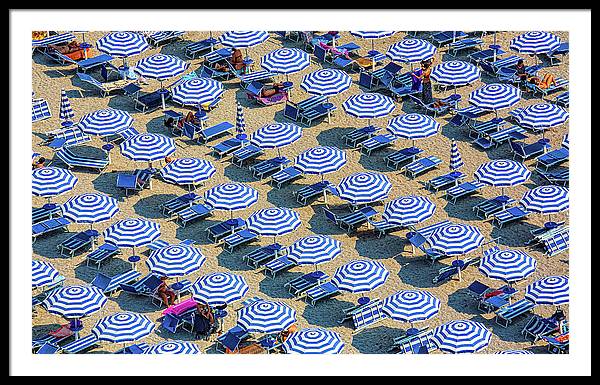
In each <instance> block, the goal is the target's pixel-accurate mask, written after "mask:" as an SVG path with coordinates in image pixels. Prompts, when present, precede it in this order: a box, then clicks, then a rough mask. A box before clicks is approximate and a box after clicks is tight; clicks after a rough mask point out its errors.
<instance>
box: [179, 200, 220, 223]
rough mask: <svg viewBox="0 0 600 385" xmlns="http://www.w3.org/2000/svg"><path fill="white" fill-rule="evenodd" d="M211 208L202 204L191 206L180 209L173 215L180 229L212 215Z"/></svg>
mask: <svg viewBox="0 0 600 385" xmlns="http://www.w3.org/2000/svg"><path fill="white" fill-rule="evenodd" d="M213 210H214V209H213V208H212V207H211V206H209V205H206V204H203V203H196V204H192V205H191V206H189V207H186V208H184V209H181V210H179V211H177V212H176V213H175V215H176V218H175V220H176V221H179V224H180V225H181V227H185V226H186V225H187V224H188V223H190V222H192V221H196V220H199V219H205V218H208V217H209V216H211V215H212V212H213Z"/></svg>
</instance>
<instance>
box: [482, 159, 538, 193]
mask: <svg viewBox="0 0 600 385" xmlns="http://www.w3.org/2000/svg"><path fill="white" fill-rule="evenodd" d="M474 175H475V178H476V179H477V180H478V181H479V182H481V183H486V184H489V185H491V186H496V187H510V186H516V185H519V184H521V183H525V182H526V181H527V180H528V179H529V178H530V177H531V171H529V170H528V169H527V167H526V166H525V165H524V164H523V163H521V162H516V161H514V160H508V159H498V160H492V161H489V162H487V163H484V164H482V165H480V166H479V167H478V168H477V170H476V171H475V174H474Z"/></svg>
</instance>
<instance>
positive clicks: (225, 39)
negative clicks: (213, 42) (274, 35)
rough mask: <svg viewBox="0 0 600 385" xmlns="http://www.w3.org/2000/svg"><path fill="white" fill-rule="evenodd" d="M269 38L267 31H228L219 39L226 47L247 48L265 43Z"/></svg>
mask: <svg viewBox="0 0 600 385" xmlns="http://www.w3.org/2000/svg"><path fill="white" fill-rule="evenodd" d="M268 38H269V33H268V32H266V31H227V32H225V33H224V34H222V35H221V37H220V38H219V40H220V41H221V44H223V45H224V46H225V47H235V48H246V47H253V46H255V45H258V44H260V43H263V42H264V41H265V40H267V39H268Z"/></svg>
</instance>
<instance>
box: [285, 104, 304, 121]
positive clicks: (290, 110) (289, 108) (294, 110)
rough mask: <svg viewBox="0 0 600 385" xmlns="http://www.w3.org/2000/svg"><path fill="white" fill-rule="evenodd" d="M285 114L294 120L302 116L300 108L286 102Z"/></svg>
mask: <svg viewBox="0 0 600 385" xmlns="http://www.w3.org/2000/svg"><path fill="white" fill-rule="evenodd" d="M283 116H285V117H286V118H288V119H291V120H293V121H297V120H298V117H299V116H300V110H299V109H298V107H296V106H295V105H293V104H291V103H286V104H285V108H284V109H283Z"/></svg>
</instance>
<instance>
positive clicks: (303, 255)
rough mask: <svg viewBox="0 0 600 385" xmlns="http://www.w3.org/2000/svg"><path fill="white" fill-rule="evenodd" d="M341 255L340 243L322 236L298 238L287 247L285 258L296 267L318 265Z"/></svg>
mask: <svg viewBox="0 0 600 385" xmlns="http://www.w3.org/2000/svg"><path fill="white" fill-rule="evenodd" d="M341 253H342V244H341V242H340V241H338V240H336V239H333V238H329V237H326V236H323V235H313V236H309V237H304V238H300V239H299V240H297V241H296V242H294V243H293V244H292V245H290V246H289V247H288V250H287V257H288V259H289V260H290V261H293V262H294V263H296V264H297V265H315V266H316V265H318V264H319V263H324V262H329V261H331V260H332V259H334V258H336V257H337V256H339V255H340V254H341Z"/></svg>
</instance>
